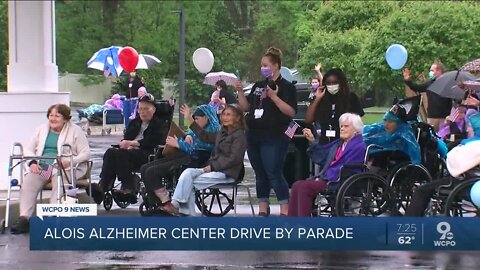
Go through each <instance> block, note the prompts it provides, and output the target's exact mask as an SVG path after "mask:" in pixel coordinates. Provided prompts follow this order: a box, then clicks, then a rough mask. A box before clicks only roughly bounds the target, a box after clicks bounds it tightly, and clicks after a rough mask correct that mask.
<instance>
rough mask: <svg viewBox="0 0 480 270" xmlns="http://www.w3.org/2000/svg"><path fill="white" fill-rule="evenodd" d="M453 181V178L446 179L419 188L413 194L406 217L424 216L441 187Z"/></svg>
mask: <svg viewBox="0 0 480 270" xmlns="http://www.w3.org/2000/svg"><path fill="white" fill-rule="evenodd" d="M451 179H452V178H451V177H444V178H440V179H437V180H434V181H432V182H430V183H427V184H425V185H422V186H420V187H418V188H417V190H415V193H413V196H412V201H411V202H410V205H409V206H408V208H407V210H406V212H405V216H411V217H421V216H423V215H424V214H425V209H427V206H428V203H429V202H430V198H432V196H433V194H434V192H435V190H436V189H437V188H438V187H440V186H443V185H448V184H450V182H451Z"/></svg>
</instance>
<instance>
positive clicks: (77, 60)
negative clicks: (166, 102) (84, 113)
mask: <svg viewBox="0 0 480 270" xmlns="http://www.w3.org/2000/svg"><path fill="white" fill-rule="evenodd" d="M6 7H7V1H0V10H1V12H0V91H1V90H4V89H6V73H7V72H6V65H7V64H8V46H7V42H8V36H7V17H6V15H7V8H6ZM179 9H183V10H184V14H185V20H186V57H185V58H186V59H185V64H186V79H187V81H186V85H185V89H186V98H187V102H188V103H189V104H192V105H195V104H198V103H201V102H205V101H206V100H208V98H209V95H210V93H211V90H212V87H211V86H204V85H203V84H202V81H203V77H204V74H200V73H199V72H198V71H197V70H196V69H195V67H194V66H193V62H192V54H193V52H194V51H195V50H196V49H197V48H200V47H206V48H209V49H210V50H211V51H212V52H213V54H214V55H215V64H214V67H213V70H212V71H222V70H223V71H226V72H235V71H236V70H239V71H240V74H241V77H242V79H243V80H247V81H255V80H257V79H259V62H260V59H261V57H262V55H263V53H264V52H265V50H266V49H267V48H268V47H270V46H275V47H278V48H280V49H281V50H282V51H283V54H284V59H283V65H284V66H288V67H297V68H299V69H300V71H301V73H302V75H303V76H304V77H309V76H311V75H314V74H313V73H312V71H311V69H312V68H313V66H314V65H315V64H316V63H318V62H321V63H323V64H324V67H325V69H329V68H332V67H340V68H342V69H344V70H345V72H346V73H347V76H348V78H349V80H350V82H351V84H352V86H353V87H352V88H353V89H354V91H356V92H358V93H360V94H361V93H363V92H364V91H366V90H374V91H375V93H376V97H377V100H379V101H380V103H389V102H390V99H391V97H392V96H393V95H402V92H403V89H404V84H403V78H402V75H401V71H393V70H391V69H390V68H389V67H388V65H387V64H386V61H385V57H384V55H385V51H386V49H387V48H388V46H389V45H390V44H393V43H400V44H402V45H404V46H405V47H406V49H407V51H408V53H409V62H408V64H407V65H408V66H410V67H411V69H412V76H414V77H416V76H417V75H419V74H422V73H426V71H428V67H429V66H430V65H431V63H432V62H433V61H434V60H436V59H440V60H441V61H442V62H443V63H444V64H445V65H446V67H447V70H452V69H455V68H458V67H460V66H462V65H463V64H464V63H466V62H468V61H470V60H472V59H475V58H478V57H479V56H478V52H477V51H478V50H477V47H478V44H480V35H478V31H476V29H477V28H478V27H477V26H478V25H480V17H479V16H477V15H478V14H480V5H478V4H476V3H474V2H467V1H461V2H435V1H422V2H414V1H397V2H394V1H307V0H299V1H259V0H252V1H238V0H237V1H121V0H108V1H107V0H102V1H73V0H71V1H57V2H56V22H57V24H56V31H57V32H56V40H57V64H58V66H59V70H60V72H69V73H81V74H86V76H85V77H84V78H83V79H82V81H83V82H84V83H85V84H93V83H96V82H101V79H100V78H101V77H102V76H101V75H102V74H101V71H98V70H92V69H88V68H87V67H86V62H87V61H88V59H89V58H90V57H91V56H92V55H93V53H95V51H97V50H98V49H100V48H104V47H109V46H112V45H119V46H132V47H134V48H136V49H137V51H138V52H139V53H146V54H152V55H155V56H157V57H158V58H159V59H160V60H161V61H162V63H161V64H159V65H157V66H155V67H154V68H152V69H149V70H138V71H137V73H138V74H139V76H141V77H144V79H145V84H146V87H147V90H148V91H149V92H151V93H153V94H154V95H155V96H157V97H160V96H162V90H163V86H162V80H163V79H167V78H168V79H171V80H173V81H174V82H177V83H178V71H179V61H178V60H179V27H180V26H179V17H178V14H177V13H174V12H172V11H175V10H179ZM299 57H300V58H299ZM121 80H124V78H120V81H121ZM117 87H118V86H117V85H115V86H114V89H116V88H117ZM163 98H168V97H163ZM176 98H178V93H177V96H176Z"/></svg>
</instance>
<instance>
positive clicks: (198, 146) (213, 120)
mask: <svg viewBox="0 0 480 270" xmlns="http://www.w3.org/2000/svg"><path fill="white" fill-rule="evenodd" d="M197 110H201V111H202V112H203V113H204V114H205V116H207V118H208V124H207V125H206V126H205V127H204V129H205V131H207V132H212V133H214V132H218V131H220V123H219V122H218V116H217V112H216V111H215V109H214V108H213V107H212V106H210V105H200V106H199V107H198V108H197ZM186 135H190V136H192V138H193V143H192V144H188V143H186V142H185V139H184V138H179V139H178V146H179V149H180V150H181V151H183V152H185V153H188V154H190V155H191V154H192V152H193V151H209V152H210V151H212V150H213V147H214V145H213V144H208V143H204V142H202V141H201V140H200V139H199V138H198V137H197V135H195V133H194V132H193V131H191V130H189V131H188V132H187V134H186Z"/></svg>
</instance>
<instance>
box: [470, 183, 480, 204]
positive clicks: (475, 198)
mask: <svg viewBox="0 0 480 270" xmlns="http://www.w3.org/2000/svg"><path fill="white" fill-rule="evenodd" d="M470 199H471V200H472V202H473V204H475V206H476V207H477V208H480V181H477V182H476V183H475V184H474V185H473V186H472V189H470Z"/></svg>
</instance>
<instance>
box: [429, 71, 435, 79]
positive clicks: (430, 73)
mask: <svg viewBox="0 0 480 270" xmlns="http://www.w3.org/2000/svg"><path fill="white" fill-rule="evenodd" d="M428 77H429V78H430V79H434V78H435V74H434V73H433V71H431V70H430V72H428Z"/></svg>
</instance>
